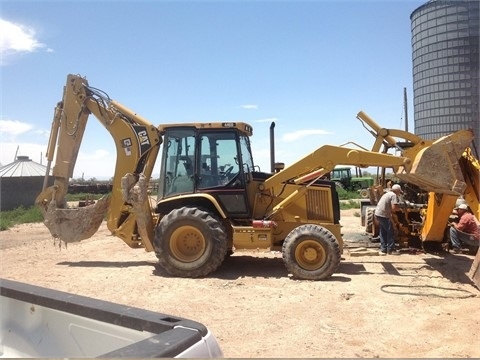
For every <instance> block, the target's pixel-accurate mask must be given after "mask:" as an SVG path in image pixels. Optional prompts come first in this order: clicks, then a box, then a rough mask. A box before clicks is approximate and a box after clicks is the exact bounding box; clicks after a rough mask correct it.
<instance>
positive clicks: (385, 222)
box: [375, 184, 402, 255]
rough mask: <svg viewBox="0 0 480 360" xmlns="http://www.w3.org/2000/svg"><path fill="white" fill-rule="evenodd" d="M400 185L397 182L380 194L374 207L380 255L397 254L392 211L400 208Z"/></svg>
mask: <svg viewBox="0 0 480 360" xmlns="http://www.w3.org/2000/svg"><path fill="white" fill-rule="evenodd" d="M401 193H402V187H401V186H400V185H398V184H395V185H393V186H392V190H391V191H388V192H386V193H385V194H383V195H382V197H381V198H380V200H379V201H378V204H377V207H376V208H375V218H376V219H377V221H378V223H379V225H380V255H386V254H387V253H388V254H398V252H397V251H396V250H395V237H394V236H395V233H394V231H393V222H392V212H393V211H399V210H401V209H400V206H399V204H400V198H399V196H400V194H401Z"/></svg>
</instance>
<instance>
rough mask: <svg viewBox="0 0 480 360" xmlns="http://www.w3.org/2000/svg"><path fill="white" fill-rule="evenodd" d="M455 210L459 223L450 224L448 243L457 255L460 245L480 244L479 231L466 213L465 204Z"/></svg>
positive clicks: (460, 249)
mask: <svg viewBox="0 0 480 360" xmlns="http://www.w3.org/2000/svg"><path fill="white" fill-rule="evenodd" d="M455 210H457V214H458V218H459V221H458V223H451V224H450V241H451V242H452V246H453V251H454V252H455V253H459V252H461V251H462V244H467V245H471V246H478V245H479V244H480V231H479V228H478V225H477V222H476V221H475V217H474V216H473V214H472V213H470V212H469V211H468V206H467V204H460V205H459V206H457V207H456V208H455Z"/></svg>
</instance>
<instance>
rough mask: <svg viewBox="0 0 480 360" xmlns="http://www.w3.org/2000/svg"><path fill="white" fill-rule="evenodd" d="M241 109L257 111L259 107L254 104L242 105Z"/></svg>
mask: <svg viewBox="0 0 480 360" xmlns="http://www.w3.org/2000/svg"><path fill="white" fill-rule="evenodd" d="M240 107H241V108H242V109H245V110H257V109H258V105H254V104H246V105H241V106H240Z"/></svg>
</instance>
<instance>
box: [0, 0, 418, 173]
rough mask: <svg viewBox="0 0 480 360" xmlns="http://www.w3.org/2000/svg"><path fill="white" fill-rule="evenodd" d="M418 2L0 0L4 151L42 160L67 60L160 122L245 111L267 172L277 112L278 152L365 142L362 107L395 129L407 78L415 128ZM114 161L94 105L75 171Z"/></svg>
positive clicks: (282, 157) (292, 155)
mask: <svg viewBox="0 0 480 360" xmlns="http://www.w3.org/2000/svg"><path fill="white" fill-rule="evenodd" d="M423 3H425V1H413V0H402V1H386V0H384V1H366V0H364V1H360V0H358V1H353V0H350V1H333V0H332V1H326V0H324V1H321V0H318V1H223V2H222V1H22V0H16V1H3V0H0V6H1V7H0V46H1V53H2V57H1V68H0V70H1V80H0V81H1V114H0V136H1V149H0V163H1V164H2V165H6V164H9V163H11V162H12V161H13V160H14V157H15V154H16V153H17V151H18V155H26V156H29V157H30V158H31V159H32V160H34V161H36V162H42V163H43V164H45V163H46V162H45V159H44V155H45V151H46V146H47V142H48V134H49V131H50V126H51V122H52V117H53V109H54V107H55V105H56V103H57V102H58V101H59V100H61V96H62V91H63V90H62V89H63V86H64V84H65V81H66V77H67V74H69V73H75V74H81V75H83V76H85V77H86V78H87V79H88V81H89V83H90V85H91V86H94V87H97V88H99V89H102V90H104V91H105V92H107V93H108V94H109V96H110V97H111V98H113V99H115V100H117V101H119V102H121V103H122V104H124V105H126V106H127V107H129V108H131V109H133V110H135V111H136V112H137V113H139V114H141V115H142V116H143V117H145V118H147V119H148V120H149V121H151V122H152V124H154V125H158V124H161V123H172V122H180V123H182V122H202V121H245V122H248V123H250V124H251V125H252V126H253V128H254V136H253V138H252V147H253V152H254V161H255V162H256V164H257V165H260V167H261V168H262V170H264V171H269V169H270V160H269V127H270V124H271V122H272V121H275V124H276V126H275V132H276V133H275V135H276V155H275V158H276V160H277V161H283V162H285V163H286V165H289V164H291V163H293V162H294V161H295V160H297V159H299V158H301V157H302V156H304V155H306V154H308V153H310V152H311V151H313V150H315V149H316V148H318V147H319V146H321V145H324V144H331V145H340V144H344V143H346V142H348V141H354V142H356V143H358V144H360V145H362V146H365V147H371V145H372V144H373V137H372V136H371V135H370V134H369V133H367V131H365V130H364V129H363V127H362V126H361V123H360V122H359V121H358V120H357V119H356V114H357V113H358V112H359V111H360V110H363V111H365V112H366V113H367V114H368V115H370V116H371V117H372V118H373V119H375V120H376V121H377V122H378V123H379V124H381V125H382V126H384V127H387V128H402V129H403V128H404V127H405V122H404V118H405V116H404V104H403V89H404V88H407V93H408V110H409V113H408V115H409V129H410V131H413V130H412V129H413V93H412V60H411V33H410V14H411V12H412V11H413V10H415V9H416V8H417V7H418V6H420V5H422V4H423ZM42 156H43V158H42ZM41 159H42V160H41ZM158 163H159V162H158ZM158 163H157V164H158ZM114 164H115V147H114V144H113V139H111V137H110V135H109V133H108V132H107V131H106V130H105V129H104V128H103V127H102V126H101V125H100V124H99V123H98V121H97V120H96V119H95V118H94V117H93V116H91V117H90V120H89V124H88V126H87V131H86V134H85V138H84V142H83V143H82V146H81V149H80V154H79V157H78V160H77V165H76V167H75V173H74V178H80V177H82V176H83V177H84V178H85V179H90V178H92V177H95V178H97V179H108V178H110V177H111V176H112V175H113V170H114ZM156 168H157V169H158V165H157V166H156ZM156 174H158V170H156V171H155V172H154V176H156Z"/></svg>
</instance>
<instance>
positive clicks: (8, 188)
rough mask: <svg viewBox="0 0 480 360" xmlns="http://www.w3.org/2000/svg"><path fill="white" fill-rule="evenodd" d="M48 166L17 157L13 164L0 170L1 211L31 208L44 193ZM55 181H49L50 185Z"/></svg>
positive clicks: (26, 157)
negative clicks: (22, 207)
mask: <svg viewBox="0 0 480 360" xmlns="http://www.w3.org/2000/svg"><path fill="white" fill-rule="evenodd" d="M45 173H46V166H43V165H41V164H38V163H36V162H34V161H32V160H30V159H29V158H28V156H17V159H16V160H15V161H14V162H12V163H11V164H8V165H5V166H2V167H1V168H0V190H1V195H0V196H1V197H0V210H1V211H7V210H13V209H15V208H17V207H19V206H24V207H25V208H29V207H30V206H33V205H34V204H35V198H36V197H37V195H38V194H39V193H40V192H41V191H42V187H43V181H44V177H45ZM51 183H53V181H49V184H51Z"/></svg>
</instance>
